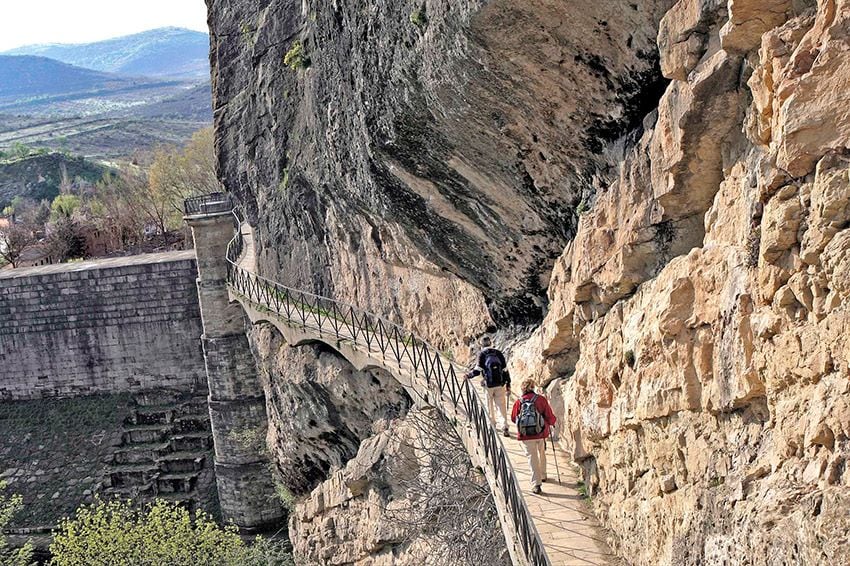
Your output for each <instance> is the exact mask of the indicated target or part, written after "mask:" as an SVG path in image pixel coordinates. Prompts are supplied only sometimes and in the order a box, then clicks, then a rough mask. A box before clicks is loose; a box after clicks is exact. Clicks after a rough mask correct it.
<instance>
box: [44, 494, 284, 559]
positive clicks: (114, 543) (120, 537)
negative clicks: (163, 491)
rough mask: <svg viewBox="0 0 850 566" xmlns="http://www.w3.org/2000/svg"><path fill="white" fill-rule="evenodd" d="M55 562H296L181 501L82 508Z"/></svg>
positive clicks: (54, 548)
mask: <svg viewBox="0 0 850 566" xmlns="http://www.w3.org/2000/svg"><path fill="white" fill-rule="evenodd" d="M50 553H51V555H52V556H53V558H52V560H51V561H50V564H51V566H78V565H81V564H86V565H87V566H107V565H111V564H133V565H134V566H159V565H162V564H168V565H169V566H195V565H197V564H215V565H217V566H243V565H256V566H260V565H269V566H271V565H284V564H291V561H290V558H289V556H288V555H287V554H286V553H285V552H284V551H283V549H282V548H281V547H280V546H279V545H277V544H274V543H271V542H269V541H266V540H264V539H258V540H257V542H255V543H254V544H253V545H250V546H249V545H248V544H246V543H245V541H244V540H243V539H242V538H241V537H240V536H239V533H238V529H237V528H236V527H235V526H233V525H230V526H226V527H220V526H218V525H217V524H216V523H215V522H213V520H212V519H211V518H210V517H209V516H208V515H206V514H204V513H202V512H198V513H196V514H195V516H194V518H193V517H192V516H191V515H190V514H189V511H187V510H186V509H184V508H182V507H180V506H179V505H178V504H176V503H169V502H167V501H163V500H158V501H157V502H156V503H154V504H152V505H147V506H144V507H136V506H133V505H132V504H131V503H130V502H125V501H119V500H113V501H108V502H104V501H98V502H96V503H94V504H92V505H88V506H83V507H80V508H79V509H78V510H77V514H76V517H74V518H73V519H69V518H66V519H64V520H63V521H62V523H61V524H60V525H59V530H58V532H56V534H55V537H54V539H53V543H52V544H51V545H50Z"/></svg>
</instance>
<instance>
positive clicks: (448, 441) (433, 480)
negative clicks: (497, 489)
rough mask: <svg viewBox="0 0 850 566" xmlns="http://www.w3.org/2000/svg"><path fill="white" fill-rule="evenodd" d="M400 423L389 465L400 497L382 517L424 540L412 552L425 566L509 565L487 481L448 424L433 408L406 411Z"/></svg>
mask: <svg viewBox="0 0 850 566" xmlns="http://www.w3.org/2000/svg"><path fill="white" fill-rule="evenodd" d="M404 424H405V426H404V427H399V428H396V429H394V431H393V435H394V437H395V439H396V440H397V441H398V442H399V445H400V446H401V449H400V450H399V451H398V453H397V454H395V456H394V458H393V459H392V460H391V461H389V462H388V466H389V475H390V477H392V478H393V481H394V482H395V483H396V484H397V486H398V488H399V489H400V490H401V491H402V492H403V493H404V495H405V497H404V499H399V500H395V501H394V502H393V506H392V508H387V509H386V516H387V518H388V519H389V520H390V521H391V522H392V523H393V524H394V525H396V526H398V527H400V528H401V529H402V531H403V532H404V538H405V539H406V540H407V541H408V542H410V543H415V542H416V541H423V540H424V541H427V544H426V545H425V546H424V547H419V548H418V550H414V552H415V553H419V554H420V555H419V556H416V555H415V554H414V557H418V558H419V559H420V560H421V563H422V564H427V565H428V566H475V565H477V564H492V565H493V566H501V565H504V566H507V565H508V564H510V558H509V556H508V554H507V548H506V546H505V539H504V536H503V534H502V530H501V528H500V523H499V516H498V514H497V512H496V505H495V503H494V502H493V497H492V495H491V494H490V489H489V487H488V485H487V481H486V479H485V478H484V474H483V473H482V472H481V470H480V469H479V468H477V467H476V466H474V465H473V463H472V462H471V461H470V459H469V455H468V454H467V453H466V450H464V448H463V441H462V440H461V438H460V437H459V436H458V434H457V432H456V431H455V429H454V427H453V426H452V424H451V423H450V422H449V421H448V420H447V419H446V417H445V416H443V415H442V414H440V413H439V412H437V411H436V410H435V409H423V410H415V411H410V412H409V413H408V414H407V416H406V417H405V420H404ZM412 548H414V549H416V548H417V547H416V545H414V546H413V547H412Z"/></svg>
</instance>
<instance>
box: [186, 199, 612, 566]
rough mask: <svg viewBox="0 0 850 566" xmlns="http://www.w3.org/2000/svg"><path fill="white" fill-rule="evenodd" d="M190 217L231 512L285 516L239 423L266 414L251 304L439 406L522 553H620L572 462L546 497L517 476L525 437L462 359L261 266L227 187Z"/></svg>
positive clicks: (600, 559) (583, 557)
mask: <svg viewBox="0 0 850 566" xmlns="http://www.w3.org/2000/svg"><path fill="white" fill-rule="evenodd" d="M186 221H187V223H188V224H189V225H190V226H191V228H192V233H193V237H194V241H195V251H196V255H197V263H198V272H199V277H198V295H199V300H200V304H201V314H202V318H203V326H204V335H203V337H202V342H203V345H204V355H205V362H206V370H207V377H208V381H209V387H210V397H209V402H210V417H211V423H212V428H213V438H214V444H215V456H216V457H215V459H216V475H217V482H218V490H219V498H220V500H221V505H222V511H223V513H224V515H225V517H226V518H229V519H232V520H233V521H234V522H235V523H236V524H237V525H239V526H240V527H243V528H246V529H258V528H262V526H263V525H265V524H270V523H274V522H276V521H279V520H280V519H281V518H282V516H283V511H282V509H281V508H280V505H279V503H277V500H276V498H275V497H274V486H273V485H272V479H271V474H270V473H269V471H268V462H267V461H265V460H264V459H263V457H262V456H260V455H259V454H257V451H256V450H251V449H246V447H244V446H243V445H241V444H240V443H239V442H238V440H237V438H236V437H237V436H238V435H234V434H233V433H234V432H236V431H239V430H240V429H243V428H245V427H248V426H251V425H252V424H254V425H256V423H258V422H264V419H265V418H266V415H265V398H264V394H263V391H262V389H261V386H260V384H259V379H256V368H255V367H254V365H253V364H254V362H253V358H252V354H251V352H250V348H249V346H248V342H247V337H246V335H245V332H244V322H243V321H244V315H247V317H248V318H249V319H250V321H251V322H252V323H254V324H256V323H259V322H268V323H270V324H272V325H274V326H275V327H276V328H277V329H278V330H279V331H280V333H281V334H282V335H283V337H284V338H285V340H286V341H287V343H289V344H290V345H299V344H305V343H312V342H323V343H324V344H326V345H328V346H330V347H331V348H333V349H335V350H336V351H337V352H338V353H339V354H340V355H342V356H343V357H344V358H345V359H346V360H348V361H349V362H350V363H351V364H352V366H354V367H355V368H356V369H358V370H362V369H368V368H372V367H374V368H381V369H383V370H385V371H388V372H389V373H390V374H391V375H393V377H394V378H395V379H396V380H398V382H399V383H400V384H401V385H402V386H403V387H404V388H405V389H406V390H407V392H408V394H409V395H410V397H411V398H412V399H413V400H414V402H416V403H419V404H421V405H428V406H433V407H435V408H437V409H438V410H440V411H441V412H442V413H443V414H444V415H445V416H446V417H447V418H448V419H449V421H450V422H452V423H454V425H455V428H456V430H457V432H458V434H459V436H460V438H461V439H462V440H463V443H464V446H465V448H466V451H467V453H468V454H469V456H470V458H471V459H472V461H473V463H474V464H476V465H478V466H480V467H481V469H482V470H484V474H485V477H486V478H487V482H488V484H489V486H490V490H491V492H492V494H493V497H494V500H495V502H496V508H497V510H498V514H499V519H500V522H501V526H502V530H503V532H504V534H505V539H506V541H507V543H508V549H509V551H510V553H511V559H512V561H513V563H514V564H528V565H533V566H545V565H550V564H583V565H589V564H610V563H612V560H613V556H612V555H611V553H610V550H609V549H608V547H607V545H606V543H605V541H604V537H603V536H602V535H601V532H600V529H599V527H598V525H597V524H596V522H595V519H594V517H593V516H592V512H591V511H590V508H589V507H588V506H587V504H586V502H585V501H583V498H582V496H581V495H580V494H579V493H578V492H577V490H576V489H575V487H576V486H575V483H574V481H575V475H574V472H573V471H572V469H569V470H567V469H564V470H563V473H564V474H563V475H564V476H569V478H570V479H569V480H565V481H564V482H563V483H562V482H560V481H559V482H557V483H555V482H554V481H551V480H552V479H554V478H553V477H552V474H551V473H550V481H551V483H547V484H546V493H545V494H544V496H533V495H531V494H530V490H526V491H524V490H523V488H522V486H521V484H520V479H527V477H528V476H527V474H526V473H524V471H525V468H526V466H525V463H524V456H523V455H522V451H521V448H520V446H519V443H518V442H517V441H516V440H514V439H513V438H511V439H503V438H502V437H501V436H500V435H499V434H498V432H497V431H496V429H495V427H493V426H492V425H491V424H490V421H489V419H488V417H487V414H486V411H485V409H484V403H483V402H482V400H481V399H482V395H483V393H482V392H480V391H478V390H477V388H476V387H475V386H474V385H473V384H472V380H468V379H464V378H463V370H462V369H461V368H460V367H459V366H458V365H456V364H455V363H453V362H452V361H450V360H448V359H447V358H446V357H444V356H443V355H442V353H441V352H440V351H438V350H437V349H436V348H434V347H432V346H430V345H429V344H428V343H427V342H425V341H424V340H422V339H421V338H419V337H417V336H416V335H415V334H414V333H412V332H410V331H408V330H405V329H403V328H401V327H399V326H397V325H395V324H393V323H391V322H389V321H386V320H384V319H383V318H381V317H379V316H376V315H373V314H371V313H368V312H365V311H362V310H360V309H358V308H357V307H355V306H353V305H348V304H345V303H342V302H339V301H336V300H333V299H330V298H327V297H320V296H317V295H313V294H311V293H307V292H304V291H299V290H297V289H291V288H288V287H285V286H283V285H281V284H280V283H277V282H274V281H270V280H268V279H265V278H263V277H260V276H259V275H257V274H256V269H255V267H256V266H255V257H254V244H253V235H252V232H251V229H250V226H249V225H248V224H247V223H244V222H240V221H239V220H238V217H236V216H235V213H234V211H233V207H232V204H231V201H230V199H229V197H228V196H227V195H225V194H222V193H218V194H213V195H206V196H202V197H196V198H192V199H189V200H187V201H186ZM234 228H235V230H234ZM243 313H244V314H243ZM561 456H562V457H561V458H560V460H561V464H562V467H564V468H567V458H566V457H565V454H564V453H563V452H562V453H561ZM550 467H551V463H550ZM532 498H533V499H532Z"/></svg>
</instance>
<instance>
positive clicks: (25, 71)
mask: <svg viewBox="0 0 850 566" xmlns="http://www.w3.org/2000/svg"><path fill="white" fill-rule="evenodd" d="M150 82H152V81H149V80H139V79H129V78H125V77H119V76H116V75H111V74H108V73H102V72H99V71H93V70H91V69H83V68H81V67H75V66H73V65H68V64H66V63H62V62H60V61H55V60H53V59H48V58H47V57H35V56H28V55H21V56H11V55H0V102H6V103H8V102H12V101H15V100H18V99H26V100H33V99H37V98H41V97H45V96H49V95H57V94H63V95H69V94H73V93H80V92H94V91H105V90H111V91H115V90H122V89H127V88H132V87H138V86H142V85H146V84H149V83H150Z"/></svg>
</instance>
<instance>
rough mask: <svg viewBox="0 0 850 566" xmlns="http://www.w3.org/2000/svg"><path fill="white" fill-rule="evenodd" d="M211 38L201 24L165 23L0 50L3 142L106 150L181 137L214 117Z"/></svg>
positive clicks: (117, 152) (119, 153)
mask: <svg viewBox="0 0 850 566" xmlns="http://www.w3.org/2000/svg"><path fill="white" fill-rule="evenodd" d="M208 43H209V40H208V37H207V35H206V34H205V33H200V32H195V31H190V30H185V29H178V28H162V29H156V30H151V31H148V32H144V33H139V34H135V35H130V36H126V37H119V38H116V39H110V40H107V41H101V42H97V43H89V44H84V45H55V44H54V45H36V46H30V47H21V48H18V49H14V50H12V51H10V52H6V53H7V54H0V150H3V149H9V148H12V147H13V146H14V145H15V144H24V145H26V146H30V147H36V148H50V149H61V150H63V151H70V152H73V153H77V154H82V155H86V156H93V157H99V158H110V159H111V158H114V157H118V158H120V157H124V156H128V155H131V154H132V153H134V152H136V151H139V150H145V149H150V148H151V147H156V146H157V145H159V144H163V143H168V144H178V145H179V144H182V143H183V142H185V141H186V140H187V139H188V138H189V137H190V136H191V135H192V133H193V132H195V131H197V130H198V129H200V128H203V127H205V126H208V125H209V124H211V123H212V109H211V100H210V84H209V61H208V57H207V52H208V50H209V45H208ZM10 53H11V54H10Z"/></svg>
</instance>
